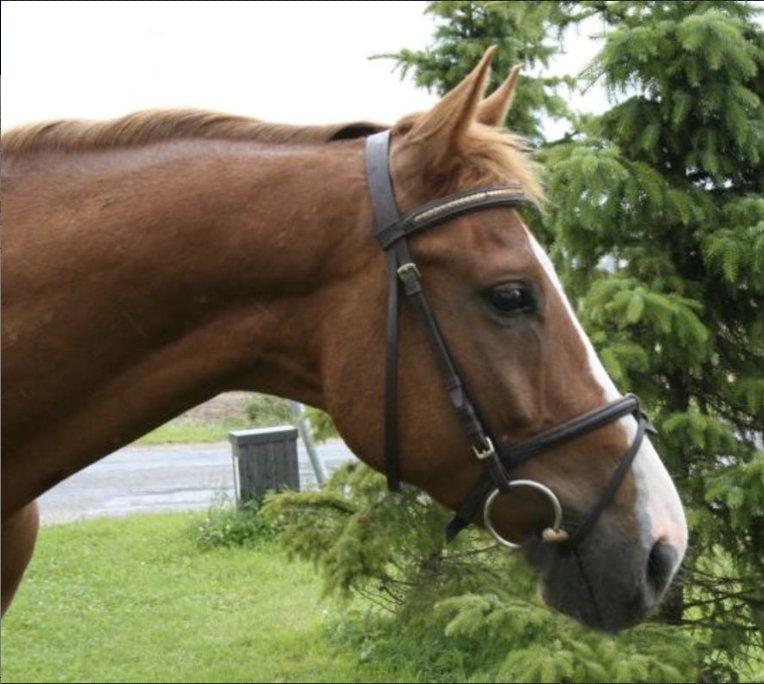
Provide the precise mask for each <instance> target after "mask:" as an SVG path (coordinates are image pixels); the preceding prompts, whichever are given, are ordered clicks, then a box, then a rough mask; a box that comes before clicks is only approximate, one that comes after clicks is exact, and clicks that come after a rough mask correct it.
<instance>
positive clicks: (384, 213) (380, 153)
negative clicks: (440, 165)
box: [366, 131, 401, 492]
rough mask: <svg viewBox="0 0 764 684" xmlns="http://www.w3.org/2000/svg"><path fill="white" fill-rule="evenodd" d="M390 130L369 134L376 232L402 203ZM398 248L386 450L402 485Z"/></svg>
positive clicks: (390, 479)
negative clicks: (393, 176) (393, 175)
mask: <svg viewBox="0 0 764 684" xmlns="http://www.w3.org/2000/svg"><path fill="white" fill-rule="evenodd" d="M389 146H390V131H383V132H382V133H376V134H375V135H371V136H369V137H368V138H366V179H367V181H368V183H369V196H370V198H371V208H372V212H373V213H374V229H375V230H374V233H375V235H376V234H377V231H378V230H379V229H380V228H381V227H383V226H386V225H389V224H391V223H394V222H395V221H397V220H398V216H399V212H398V205H397V203H396V201H395V194H394V193H393V185H392V182H391V180H390V173H389V171H388V163H387V158H388V154H389ZM398 265H399V264H398V251H397V250H390V251H388V252H387V340H386V344H387V349H386V351H385V387H384V395H383V401H384V407H385V408H384V425H383V437H382V440H383V442H382V453H383V456H384V459H385V473H386V475H387V486H388V488H389V489H390V490H391V491H394V492H398V491H400V489H401V483H400V473H399V467H398V454H397V444H396V438H397V434H398Z"/></svg>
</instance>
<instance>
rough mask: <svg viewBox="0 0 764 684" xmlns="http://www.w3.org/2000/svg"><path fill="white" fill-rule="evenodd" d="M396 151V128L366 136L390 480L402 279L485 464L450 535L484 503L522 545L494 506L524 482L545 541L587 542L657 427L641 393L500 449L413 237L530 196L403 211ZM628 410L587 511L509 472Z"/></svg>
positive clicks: (473, 196)
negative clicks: (383, 334)
mask: <svg viewBox="0 0 764 684" xmlns="http://www.w3.org/2000/svg"><path fill="white" fill-rule="evenodd" d="M389 154H390V131H383V132H381V133H376V134H374V135H371V136H369V137H368V138H367V139H366V173H367V176H368V183H369V194H370V198H371V206H372V212H373V214H374V226H373V234H374V237H376V238H377V240H378V241H379V244H380V246H381V247H382V249H383V250H384V251H385V253H386V255H387V272H388V295H387V296H388V299H387V352H386V355H385V387H384V402H385V403H384V406H385V408H384V437H383V440H384V444H383V453H384V458H385V466H386V470H387V483H388V487H389V488H390V489H391V490H393V491H399V490H400V471H399V463H398V450H397V433H398V425H397V423H398V406H397V396H398V318H399V315H398V313H399V312H398V302H399V288H400V284H401V283H402V284H403V291H404V292H405V294H406V297H407V298H408V300H409V301H410V302H411V304H412V306H413V307H414V310H415V311H416V313H417V315H418V318H419V320H420V321H421V323H422V325H423V327H424V331H425V333H426V336H427V340H428V343H429V345H430V347H431V348H432V351H433V354H434V355H435V358H436V359H437V362H438V365H439V367H440V370H441V373H442V375H443V380H444V384H445V388H446V392H447V393H448V397H449V399H450V401H451V405H452V406H453V408H454V410H455V411H456V415H457V417H458V418H459V420H460V422H461V423H462V425H463V426H464V429H465V431H466V433H467V436H468V439H469V441H470V444H471V446H472V452H473V455H474V457H475V458H476V459H477V460H479V461H481V462H483V463H485V465H486V468H485V470H484V472H483V473H482V475H481V476H480V478H479V479H478V481H477V483H476V484H475V486H474V487H473V489H472V490H471V491H470V493H469V494H468V495H467V497H466V498H465V500H464V501H463V502H462V505H461V506H460V507H459V510H458V511H457V513H456V515H455V517H454V518H453V520H452V521H451V522H450V523H449V525H448V526H447V528H446V538H447V540H448V541H451V540H452V539H453V538H454V537H455V536H456V535H457V534H458V533H459V532H460V531H461V530H462V529H464V528H465V527H467V526H468V525H469V524H470V522H471V521H472V520H473V518H474V517H475V515H476V513H477V511H478V509H479V508H480V506H481V505H482V506H483V520H484V523H485V526H486V528H487V529H488V531H489V532H490V533H491V535H492V536H493V537H494V538H495V539H496V540H497V541H498V542H499V543H501V544H503V545H504V546H507V547H509V548H517V547H518V546H520V544H517V543H515V542H512V541H510V540H508V539H505V538H504V537H502V536H501V535H500V534H499V533H498V532H497V531H496V529H495V528H494V526H493V524H492V522H491V507H492V505H493V503H494V501H495V500H496V498H497V497H498V495H499V494H503V493H509V492H511V491H512V490H513V489H517V488H520V487H528V488H532V489H535V490H536V491H539V492H541V493H542V494H544V495H545V496H546V497H547V498H548V500H549V502H550V504H551V506H552V510H553V513H554V522H553V524H552V526H551V527H549V528H547V529H546V530H544V532H543V534H542V537H543V538H544V540H546V541H555V542H561V543H564V544H567V545H570V546H571V547H573V546H575V545H576V544H578V543H580V542H581V540H582V539H583V538H584V536H585V535H586V534H587V533H588V532H589V531H590V530H591V528H592V527H593V526H594V524H595V523H596V521H597V519H598V518H599V516H600V515H601V514H602V512H603V511H604V510H605V508H606V507H607V506H608V505H609V504H610V502H611V501H612V499H613V497H614V496H615V494H616V492H617V490H618V488H619V487H620V485H621V482H622V481H623V478H624V477H625V475H626V473H627V471H628V469H629V466H630V465H631V463H632V461H633V460H634V457H635V456H636V454H637V452H638V451H639V447H640V445H641V443H642V439H643V437H644V435H645V432H648V431H653V428H652V426H651V425H650V423H649V421H648V420H647V418H646V417H645V415H644V414H643V413H642V412H641V411H640V410H639V402H638V400H637V398H636V397H635V396H634V395H632V394H628V395H626V396H624V397H621V398H620V399H617V400H615V401H612V402H610V403H608V404H605V405H604V406H602V407H600V408H597V409H594V410H593V411H589V412H587V413H584V414H582V415H579V416H577V417H575V418H573V419H571V420H568V421H566V422H564V423H561V424H559V425H557V426H555V427H553V428H552V429H550V430H547V431H546V432H543V433H541V434H538V435H536V436H535V437H532V438H530V439H529V440H527V441H525V442H523V443H521V444H517V445H515V446H512V447H509V448H506V449H497V448H496V446H495V445H496V441H495V440H493V439H492V438H491V436H490V434H489V432H488V430H487V429H486V427H485V424H484V422H483V420H482V419H481V417H480V414H479V412H478V410H477V409H476V407H475V404H474V403H473V401H472V400H471V399H470V397H469V394H468V392H467V389H466V388H465V386H464V383H463V381H462V378H461V375H460V373H459V370H458V367H457V365H456V363H455V361H454V359H453V357H452V355H451V352H450V350H449V347H448V344H447V342H446V340H445V338H444V337H443V334H442V333H441V331H440V329H439V327H438V323H437V320H436V319H435V316H434V314H433V312H432V309H431V308H430V305H429V304H428V302H427V298H426V296H425V293H424V291H423V289H422V282H421V278H420V273H419V269H418V268H417V266H416V263H415V262H414V260H413V259H412V258H411V254H410V252H409V248H408V242H407V238H408V237H409V236H411V235H414V234H416V233H418V232H420V231H422V230H426V229H429V228H432V227H433V226H436V225H439V224H441V223H444V222H446V221H449V220H450V219H453V218H455V217H457V216H460V215H462V214H465V213H472V212H476V211H481V210H483V209H489V208H492V207H500V206H507V207H516V206H518V205H520V204H523V203H525V202H527V198H526V197H525V195H524V194H523V192H522V189H521V187H520V186H519V185H518V184H512V183H509V184H505V185H495V186H490V187H483V188H478V189H475V190H466V191H463V192H457V193H454V194H451V195H448V196H446V197H443V198H441V199H437V200H434V201H432V202H429V203H427V204H424V205H422V206H420V207H417V208H416V209H414V210H413V211H410V212H409V213H407V214H405V215H403V216H401V214H400V212H399V211H398V205H397V203H396V201H395V195H394V193H393V186H392V180H391V177H390V168H389ZM628 415H632V416H634V418H635V420H636V422H637V431H636V434H635V436H634V439H633V440H632V442H631V445H630V446H629V447H628V449H627V450H626V453H625V454H624V456H623V457H622V458H621V461H620V463H619V464H618V465H617V466H616V468H615V470H614V471H613V474H612V476H611V478H610V481H609V482H608V484H607V486H606V487H605V489H604V491H603V492H602V494H601V495H600V497H599V499H598V500H597V502H596V503H595V504H594V505H593V506H592V507H591V508H590V509H589V511H588V512H587V513H586V514H585V515H584V516H583V517H582V518H580V519H578V520H574V519H565V520H563V512H562V506H561V505H560V502H559V500H558V499H557V496H556V495H555V494H554V492H553V491H552V490H551V489H550V488H549V487H547V486H546V485H544V484H542V483H540V482H536V481H534V480H513V479H512V478H511V477H510V474H509V471H510V470H511V469H512V468H513V467H514V466H516V465H518V464H519V463H522V462H523V461H526V460H528V459H529V458H532V457H533V456H536V455H537V454H539V453H541V452H543V451H546V450H548V449H551V448H552V447H554V446H557V445H559V444H562V443H564V442H567V441H570V440H572V439H575V438H576V437H580V436H581V435H584V434H586V433H589V432H592V431H593V430H596V429H598V428H601V427H603V426H605V425H607V424H609V423H612V422H613V421H615V420H618V419H620V418H622V417H624V416H628Z"/></svg>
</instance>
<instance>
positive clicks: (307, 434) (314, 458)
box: [289, 400, 326, 487]
mask: <svg viewBox="0 0 764 684" xmlns="http://www.w3.org/2000/svg"><path fill="white" fill-rule="evenodd" d="M289 408H290V409H291V411H292V420H293V421H294V424H295V425H296V426H297V429H298V430H299V431H300V437H302V441H303V444H305V449H306V450H307V452H308V456H309V457H310V463H311V465H312V466H313V472H314V473H315V475H316V482H318V486H319V487H320V486H321V485H322V484H324V481H325V480H326V473H325V472H324V464H323V463H321V458H320V456H319V455H318V451H317V450H316V443H315V442H314V441H313V430H311V427H310V421H308V419H307V417H306V416H305V406H303V405H302V404H300V403H299V402H297V401H292V400H290V401H289Z"/></svg>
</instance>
